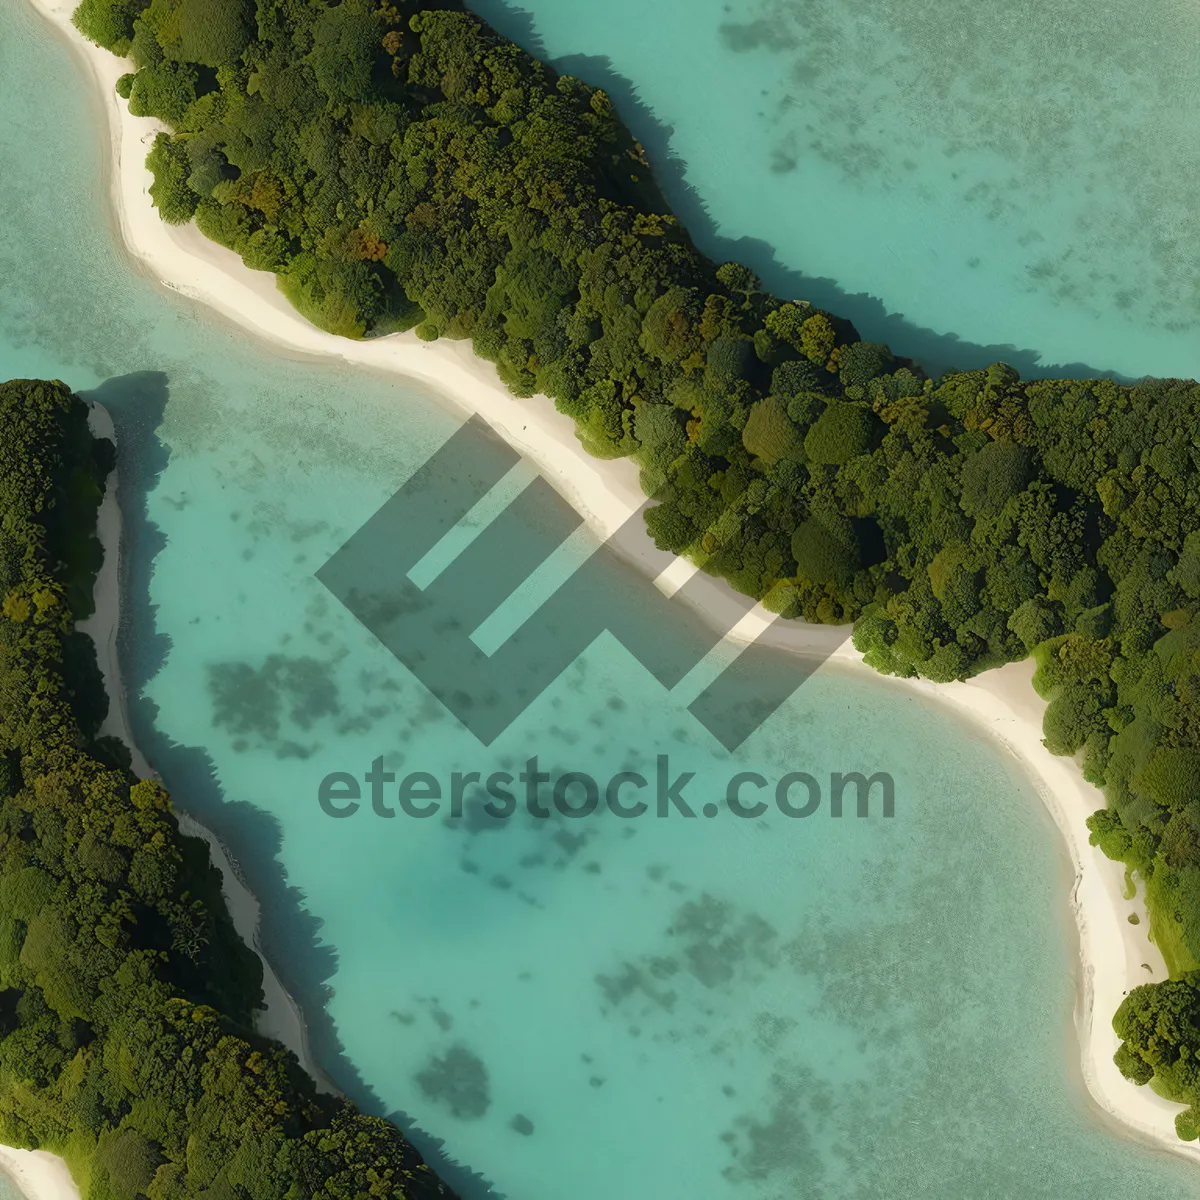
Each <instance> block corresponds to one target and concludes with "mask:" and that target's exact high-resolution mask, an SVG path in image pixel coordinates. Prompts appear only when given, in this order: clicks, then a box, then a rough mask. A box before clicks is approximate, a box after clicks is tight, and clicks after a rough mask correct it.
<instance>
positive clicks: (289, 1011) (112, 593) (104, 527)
mask: <svg viewBox="0 0 1200 1200" xmlns="http://www.w3.org/2000/svg"><path fill="white" fill-rule="evenodd" d="M88 424H89V425H90V427H91V429H92V433H93V434H94V435H95V436H96V437H106V438H108V439H109V440H110V441H112V442H114V443H115V442H116V434H115V431H114V429H113V421H112V417H111V416H110V415H109V413H108V411H107V410H106V409H105V408H103V407H102V406H101V405H99V404H92V406H91V410H90V412H89V414H88ZM119 488H120V472H119V470H114V471H113V473H112V474H111V475H110V476H109V478H108V484H107V487H106V489H105V492H104V501H103V503H102V504H101V506H100V513H99V516H98V520H97V534H98V536H99V538H100V542H101V545H103V547H104V563H103V565H102V567H101V568H100V573H99V575H97V577H96V584H95V588H94V589H93V598H94V600H95V604H96V611H95V612H94V613H93V614H92V616H91V617H89V618H88V619H87V620H86V621H81V622H79V625H78V628H79V629H80V630H81V631H82V632H84V633H86V634H87V635H88V636H89V637H90V638H91V639H92V641H93V642H95V644H96V658H97V662H98V664H99V667H100V674H101V675H102V677H103V679H104V687H105V691H106V692H107V693H108V698H109V710H108V716H107V717H106V718H105V720H104V723H103V725H101V727H100V732H101V734H111V735H113V736H115V737H118V738H120V739H121V741H123V742H124V743H125V745H127V746H128V747H129V750H130V753H131V755H132V758H133V771H134V774H135V775H137V776H138V778H139V779H149V778H152V777H153V778H158V773H157V772H156V771H155V770H154V768H153V767H152V766H151V765H150V764H149V763H148V762H147V761H146V759H145V757H144V756H143V754H142V752H141V750H139V749H138V746H137V743H136V742H135V741H134V738H133V731H132V729H131V727H130V724H129V713H128V708H127V705H126V699H125V685H124V682H123V680H122V678H121V669H120V662H119V660H118V657H117V635H118V633H119V632H120V623H121V509H120V499H119V496H120V493H119ZM175 813H176V816H177V818H178V819H179V827H180V830H181V831H182V832H183V833H185V834H187V835H189V836H191V837H199V838H203V839H204V841H206V842H207V843H208V847H209V852H210V853H211V855H212V860H213V864H214V865H215V866H216V868H217V869H218V870H219V871H220V872H221V885H222V891H223V893H224V895H225V901H226V903H227V904H228V906H229V915H230V918H231V920H232V921H233V925H234V928H235V929H236V930H237V932H238V934H239V936H240V937H241V938H242V940H243V941H244V942H245V943H246V945H247V946H249V947H250V949H251V950H253V951H254V953H255V954H257V955H258V957H259V959H260V961H261V962H262V965H263V992H264V994H265V997H266V1003H265V1005H264V1007H263V1008H262V1009H260V1010H259V1016H258V1019H257V1021H256V1028H257V1029H258V1031H259V1033H262V1034H265V1035H266V1036H268V1037H273V1038H275V1039H276V1040H277V1041H280V1042H282V1043H283V1044H284V1045H285V1046H286V1047H287V1048H288V1049H289V1050H291V1051H293V1052H294V1053H295V1055H296V1057H297V1058H298V1059H299V1060H300V1062H301V1064H302V1065H303V1067H304V1069H305V1070H306V1071H308V1073H309V1074H310V1075H312V1077H313V1078H314V1079H315V1080H316V1081H317V1084H318V1086H320V1087H322V1088H323V1089H324V1090H327V1091H336V1088H334V1086H333V1084H332V1083H331V1082H330V1081H329V1079H328V1077H327V1076H326V1075H325V1074H324V1073H323V1072H322V1071H321V1069H320V1067H319V1066H318V1065H317V1063H316V1061H315V1060H314V1059H313V1057H312V1054H311V1052H310V1050H309V1046H308V1033H307V1029H306V1027H305V1023H304V1017H303V1014H302V1013H301V1012H300V1009H299V1007H298V1005H297V1004H296V1002H295V1001H294V1000H293V999H292V997H291V996H290V995H289V993H288V992H287V990H286V989H285V988H284V986H283V984H282V983H281V982H280V980H279V977H278V976H277V975H276V974H275V972H274V969H273V968H272V967H271V965H270V963H269V962H268V961H267V959H266V956H265V955H264V954H263V950H262V944H261V942H260V940H259V935H258V931H259V915H260V909H259V904H258V900H257V899H256V898H255V897H254V895H253V894H252V893H251V892H250V890H249V889H248V888H247V887H246V885H245V882H244V881H243V880H242V878H241V875H240V873H239V872H238V870H237V868H236V866H235V865H234V863H233V862H232V860H231V859H230V857H229V853H228V851H227V850H226V848H225V846H224V844H223V843H222V842H221V840H220V839H219V838H218V837H217V836H216V834H214V833H213V832H212V831H211V830H210V829H208V828H206V827H205V826H204V825H201V824H200V822H199V821H197V820H195V819H194V818H193V817H190V816H189V815H188V814H187V813H186V812H183V811H181V810H180V809H178V808H176V809H175Z"/></svg>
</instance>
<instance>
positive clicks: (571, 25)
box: [470, 0, 1200, 378]
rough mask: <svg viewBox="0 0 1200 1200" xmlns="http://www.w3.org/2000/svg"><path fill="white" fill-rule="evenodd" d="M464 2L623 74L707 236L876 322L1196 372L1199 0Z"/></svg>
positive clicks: (951, 343) (1014, 356)
mask: <svg viewBox="0 0 1200 1200" xmlns="http://www.w3.org/2000/svg"><path fill="white" fill-rule="evenodd" d="M470 7H471V8H473V9H475V10H476V11H477V12H479V13H480V14H481V15H483V16H485V17H486V18H488V19H490V20H492V21H493V22H494V23H495V24H497V25H498V26H499V27H500V28H501V29H503V30H504V31H506V32H508V33H509V35H510V36H514V37H516V38H518V40H520V41H522V42H523V44H525V45H527V46H535V45H536V46H540V47H541V48H542V52H543V54H544V55H545V56H548V57H550V58H551V59H553V60H555V61H558V62H560V65H561V66H562V68H563V69H564V70H568V71H570V72H573V73H575V74H580V75H583V76H585V77H588V78H590V79H591V80H593V81H594V82H597V83H601V84H604V83H605V82H606V78H607V79H608V80H609V81H610V82H611V90H612V91H613V95H614V97H615V98H616V99H617V101H618V104H619V107H621V109H622V111H623V112H625V113H626V115H627V119H629V120H630V121H631V123H632V124H633V125H634V127H635V130H636V131H637V132H638V133H639V134H640V135H641V136H642V137H643V140H644V141H645V142H646V144H647V145H648V146H649V147H650V148H651V150H654V151H657V152H659V155H660V158H661V156H662V152H663V151H664V149H665V148H666V146H668V145H669V148H670V151H671V152H672V153H673V154H674V155H675V156H677V157H678V159H680V160H682V164H683V167H684V168H685V175H686V183H687V184H690V185H691V187H692V188H694V189H695V192H696V193H697V194H698V195H696V196H694V197H691V198H687V197H685V196H684V188H683V186H682V184H676V185H674V186H673V187H672V188H671V189H669V190H670V191H671V196H672V199H673V200H674V201H676V202H677V203H679V204H681V206H682V210H683V211H684V212H685V213H686V214H687V215H688V217H689V218H690V219H691V226H692V228H693V230H694V231H695V232H696V233H697V235H698V239H699V240H700V242H701V244H702V245H704V246H705V247H706V248H707V249H709V250H710V251H711V252H712V253H713V254H715V255H718V256H725V257H727V256H730V255H732V254H735V253H738V252H739V250H740V252H741V253H742V254H743V257H745V258H747V259H748V260H749V261H750V262H751V265H753V266H755V267H756V268H757V269H759V270H760V271H761V272H762V274H763V277H764V279H765V280H766V281H767V282H768V283H769V284H771V285H772V286H773V287H775V288H776V290H779V291H780V292H781V293H782V294H795V295H799V296H805V297H807V298H810V299H812V300H814V301H815V302H817V303H821V304H825V305H827V306H828V307H830V308H831V309H833V311H836V312H839V313H841V314H842V315H844V316H848V317H850V318H851V319H852V320H854V321H855V322H856V323H857V324H858V326H859V329H860V332H861V333H862V334H863V335H864V336H865V337H869V338H871V337H873V338H878V339H880V340H885V341H890V342H891V344H892V346H893V348H894V349H895V350H896V351H897V352H898V353H901V354H906V355H910V356H912V357H916V358H919V359H921V360H922V361H925V362H927V363H930V364H932V365H935V366H938V367H944V366H947V365H956V366H960V367H966V366H978V365H981V364H987V363H989V362H991V361H994V360H995V358H997V357H1000V356H1003V357H1005V358H1006V359H1007V360H1008V361H1010V362H1012V363H1013V364H1014V365H1016V366H1018V367H1020V368H1021V369H1022V370H1024V371H1026V372H1027V373H1030V374H1032V373H1035V372H1037V371H1038V367H1039V365H1040V373H1057V374H1062V373H1063V372H1062V370H1061V369H1059V370H1058V371H1054V370H1053V369H1052V368H1053V364H1076V365H1077V366H1081V367H1086V368H1090V369H1091V370H1092V371H1115V372H1118V373H1121V374H1124V375H1127V376H1132V377H1138V376H1141V375H1147V374H1154V375H1160V376H1184V377H1188V378H1192V377H1195V376H1196V375H1197V374H1200V348H1198V347H1200V341H1198V340H1197V337H1196V334H1197V328H1198V320H1200V215H1198V214H1197V209H1196V204H1195V202H1194V194H1193V193H1194V188H1193V180H1194V179H1195V178H1196V174H1197V170H1198V169H1200V115H1198V112H1197V99H1196V97H1197V95H1200V86H1198V85H1200V57H1197V55H1196V53H1195V47H1196V43H1197V36H1198V35H1200V9H1198V8H1197V7H1196V5H1195V4H1192V3H1188V2H1185V0H1150V2H1149V3H1147V4H1141V5H1130V4H1126V3H1122V2H1121V0H1087V2H1084V0H1052V2H1050V3H1046V2H1044V0H1005V2H1004V3H1003V4H978V3H973V2H972V0H927V2H924V3H920V4H896V3H894V2H893V0H858V2H856V3H854V4H844V3H839V2H837V0H655V2H654V3H646V0H610V2H609V3H606V4H603V5H598V4H590V3H587V2H586V0H471V3H470ZM616 77H619V78H616ZM631 89H632V91H631ZM633 93H636V101H634V100H633V98H632V95H633ZM638 102H640V104H639V103H638ZM672 131H673V132H672ZM697 200H698V201H699V205H702V206H703V208H704V209H706V210H707V213H708V215H709V217H710V221H709V222H704V221H703V220H700V219H699V218H700V217H701V214H700V213H699V212H697V211H696V210H697V209H698V207H699V205H698V204H697V203H696V201H697ZM740 238H751V239H756V240H758V242H759V243H760V244H758V245H745V246H742V247H740V248H739V247H737V246H735V245H732V244H731V243H732V242H733V241H735V240H736V239H740ZM762 243H765V245H763V244H762ZM772 251H773V252H774V258H775V260H776V261H775V262H774V263H772ZM799 273H803V274H804V275H805V276H808V277H812V278H811V279H809V280H805V279H804V278H802V277H800V275H799ZM960 339H961V341H960Z"/></svg>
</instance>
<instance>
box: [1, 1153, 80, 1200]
mask: <svg viewBox="0 0 1200 1200" xmlns="http://www.w3.org/2000/svg"><path fill="white" fill-rule="evenodd" d="M0 1172H3V1173H4V1174H6V1175H8V1177H9V1178H10V1179H11V1180H12V1181H13V1183H15V1184H16V1185H17V1187H18V1188H20V1189H21V1191H22V1192H23V1193H24V1194H25V1195H26V1196H28V1197H29V1200H80V1195H79V1189H78V1188H77V1187H76V1186H75V1180H74V1179H72V1178H71V1172H70V1171H69V1170H68V1169H67V1164H66V1163H65V1162H64V1161H63V1160H62V1159H61V1158H59V1157H58V1155H57V1154H49V1153H47V1152H46V1151H45V1150H14V1149H13V1148H12V1147H11V1146H0Z"/></svg>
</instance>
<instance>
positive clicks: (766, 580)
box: [76, 0, 1200, 1137]
mask: <svg viewBox="0 0 1200 1200" xmlns="http://www.w3.org/2000/svg"><path fill="white" fill-rule="evenodd" d="M76 21H77V24H78V25H79V27H80V29H81V30H83V32H84V33H85V34H87V35H88V36H89V37H91V38H92V39H93V40H95V41H96V42H98V43H99V44H101V45H103V46H106V47H108V48H109V49H110V50H112V51H114V52H115V53H117V54H120V55H128V56H129V58H130V70H129V73H128V74H126V75H125V76H124V77H123V78H122V80H121V83H120V86H119V91H120V93H121V95H122V96H124V97H126V98H127V100H128V102H129V106H130V109H131V111H132V112H134V113H136V114H141V115H147V116H152V117H156V118H158V119H159V120H160V121H161V122H162V123H163V125H164V132H163V133H162V134H160V136H159V137H158V139H157V141H156V143H155V145H154V148H153V151H152V152H151V154H150V159H149V164H150V167H151V168H152V170H153V173H154V180H155V182H154V187H153V191H152V194H153V198H154V202H155V203H156V205H157V206H158V209H159V211H160V213H161V215H162V217H163V219H164V220H166V221H169V222H177V223H178V222H188V221H192V220H194V221H195V222H196V223H197V225H198V226H199V228H200V229H201V230H202V231H203V232H204V233H205V234H207V235H208V236H209V237H210V238H212V239H213V240H215V241H217V242H219V243H221V244H222V245H224V246H227V247H230V248H232V249H233V250H236V251H237V252H238V253H239V254H240V255H241V256H242V258H243V260H244V261H245V262H246V264H247V265H248V266H250V267H252V268H255V269H257V270H264V271H271V272H274V273H275V274H276V275H277V276H278V282H279V287H280V288H281V290H282V291H283V292H284V294H285V295H286V296H287V297H288V298H289V299H290V300H291V301H292V302H293V303H294V304H295V306H296V307H297V308H298V309H299V310H300V311H301V312H302V313H304V314H305V315H306V316H307V317H309V318H310V319H311V320H312V321H313V322H315V323H316V324H318V325H320V326H321V327H323V328H325V329H328V330H332V331H334V332H336V333H339V334H343V335H345V336H347V337H356V338H362V337H377V336H381V335H384V334H389V333H393V332H397V331H401V330H407V329H415V332H416V335H417V336H418V337H421V338H424V339H427V340H434V339H437V338H455V339H470V340H471V342H472V344H473V345H474V348H475V350H476V352H477V353H478V354H480V355H482V356H483V357H485V358H487V359H489V360H490V361H492V362H494V363H495V364H496V367H497V369H498V371H499V373H500V376H501V378H502V379H503V380H504V381H505V382H506V383H507V384H508V386H509V387H511V388H512V389H513V391H514V392H516V393H518V394H520V395H533V394H543V395H545V396H547V397H550V398H551V399H552V400H553V402H554V404H555V405H556V406H557V408H558V409H559V410H560V411H561V412H563V413H565V414H567V415H569V416H570V417H571V418H572V419H573V420H574V421H575V422H576V425H577V428H578V432H579V436H580V438H581V439H582V441H583V443H584V445H585V446H586V447H587V448H588V449H589V450H590V451H591V452H592V453H594V454H596V455H598V456H601V457H617V456H625V457H631V458H633V459H634V460H635V461H636V462H637V463H638V464H639V466H640V469H641V473H642V480H643V483H644V486H645V489H646V491H647V493H648V494H650V495H653V496H654V497H655V498H656V500H657V503H656V505H655V506H654V507H653V508H652V509H651V510H650V512H649V516H648V525H649V530H650V533H651V534H652V536H653V537H654V539H655V540H656V542H658V544H659V545H660V546H663V547H665V548H668V549H670V550H673V551H676V552H679V553H685V554H689V555H691V556H693V557H694V558H696V559H698V560H699V561H701V562H702V563H703V565H704V566H705V567H706V569H708V570H709V571H711V572H713V573H714V574H717V575H719V576H721V577H723V578H725V579H727V580H728V581H729V582H730V583H731V584H732V585H733V586H734V587H736V588H738V589H741V590H742V591H744V592H747V593H749V594H751V595H754V596H756V597H761V598H763V599H764V600H765V602H766V603H767V605H768V606H769V607H771V608H772V609H774V610H775V611H778V612H780V613H782V614H784V615H785V616H789V617H803V618H805V619H807V620H815V621H823V622H851V621H852V622H854V638H855V644H856V645H857V646H858V648H859V649H860V650H861V651H862V652H863V654H864V655H865V658H866V660H867V661H868V662H869V663H870V664H871V665H872V666H874V667H876V668H877V669H878V670H880V671H883V672H888V673H892V674H897V675H905V676H911V675H919V676H922V677H924V678H927V679H931V680H938V681H947V680H954V679H962V678H966V677H968V676H970V675H972V674H974V673H976V672H979V671H982V670H985V669H987V668H989V667H993V666H996V665H998V664H1002V663H1006V662H1011V661H1014V660H1018V659H1023V658H1025V657H1027V656H1029V655H1033V656H1034V658H1035V659H1036V662H1037V674H1036V677H1035V685H1036V687H1037V688H1038V691H1039V692H1040V694H1041V695H1042V696H1043V697H1044V698H1045V699H1046V700H1047V701H1048V702H1049V707H1048V709H1047V712H1046V718H1045V734H1046V742H1047V744H1048V745H1049V747H1050V748H1051V749H1052V750H1054V751H1055V752H1056V753H1059V754H1064V755H1075V756H1078V757H1079V758H1080V761H1081V762H1082V765H1083V770H1084V772H1085V774H1086V776H1087V778H1088V779H1089V780H1091V781H1093V782H1094V783H1095V784H1096V785H1097V786H1099V787H1101V788H1103V789H1104V793H1105V795H1106V797H1107V802H1108V803H1107V807H1105V808H1103V809H1101V811H1099V812H1098V813H1097V814H1096V815H1095V816H1094V817H1093V818H1092V822H1091V825H1092V830H1093V836H1094V840H1095V842H1096V843H1097V844H1098V845H1099V846H1100V847H1101V848H1102V849H1103V850H1104V852H1105V853H1106V854H1108V855H1109V856H1111V857H1113V858H1115V859H1118V860H1119V861H1121V862H1123V863H1125V864H1126V865H1127V867H1128V869H1129V870H1130V871H1131V872H1135V873H1136V874H1137V875H1138V876H1139V877H1140V878H1141V879H1142V880H1143V881H1144V883H1145V886H1146V889H1147V899H1148V903H1149V908H1150V913H1151V925H1152V932H1153V936H1154V938H1155V941H1156V942H1157V944H1158V945H1159V946H1160V947H1161V948H1162V950H1163V952H1164V955H1165V956H1166V959H1167V962H1168V965H1169V967H1170V970H1171V974H1172V977H1173V978H1172V981H1171V982H1169V983H1162V984H1151V985H1147V986H1146V987H1144V988H1139V989H1137V990H1136V991H1135V992H1134V993H1133V994H1132V995H1131V996H1130V998H1129V999H1128V1000H1127V1001H1126V1003H1125V1004H1124V1005H1123V1006H1122V1009H1121V1012H1120V1013H1119V1014H1118V1015H1117V1020H1116V1024H1117V1028H1118V1031H1119V1032H1120V1033H1121V1036H1122V1039H1123V1043H1122V1049H1121V1053H1120V1054H1119V1055H1118V1061H1119V1063H1120V1065H1121V1068H1122V1070H1123V1071H1125V1073H1126V1074H1127V1075H1128V1076H1129V1077H1130V1078H1131V1079H1133V1080H1134V1081H1135V1082H1138V1083H1144V1082H1146V1081H1148V1080H1151V1079H1152V1080H1153V1081H1154V1086H1155V1087H1156V1088H1159V1089H1160V1090H1162V1091H1163V1092H1164V1094H1168V1095H1171V1096H1173V1097H1174V1098H1177V1099H1180V1100H1182V1101H1184V1102H1186V1103H1188V1104H1197V1103H1200V1066H1197V1065H1196V1064H1200V1057H1198V1056H1197V1055H1198V1052H1200V1045H1197V1041H1198V1040H1200V1032H1197V1031H1200V976H1198V975H1196V974H1194V972H1196V971H1197V969H1198V968H1200V616H1198V615H1197V610H1198V608H1200V530H1198V529H1197V528H1196V525H1197V522H1196V515H1197V513H1198V512H1200V388H1198V387H1197V385H1196V384H1195V383H1193V382H1190V381H1179V380H1150V379H1147V380H1143V381H1142V382H1140V383H1137V384H1133V385H1124V384H1120V383H1117V382H1113V381H1111V380H1104V379H1100V380H1048V381H1037V382H1027V381H1023V380H1021V379H1020V378H1019V376H1018V374H1017V372H1016V371H1015V370H1013V369H1012V368H1011V367H1009V366H1006V365H1005V364H1003V363H996V364H995V365H993V366H992V367H990V368H989V369H987V370H976V371H955V372H950V373H947V374H945V375H943V376H942V377H941V378H939V379H931V378H928V377H927V376H926V375H925V374H924V372H922V370H921V369H920V368H919V367H918V366H917V365H916V364H914V363H912V362H909V361H907V360H904V359H900V358H897V357H895V356H894V355H893V354H892V352H891V350H890V349H889V348H888V347H887V346H885V345H880V344H876V343H872V342H866V341H862V340H861V339H860V338H859V337H858V335H857V333H856V331H855V330H854V329H853V327H852V326H851V325H849V324H848V323H847V322H846V321H844V320H840V319H838V318H837V317H836V316H835V315H833V314H830V313H826V312H823V311H819V310H818V309H816V308H813V307H812V306H810V305H809V304H807V303H805V302H803V301H802V300H789V299H779V298H777V297H775V296H772V295H770V294H768V293H766V292H765V291H764V290H763V289H762V287H761V285H760V283H759V281H758V279H757V278H756V277H755V276H754V274H753V273H752V272H751V271H750V270H748V269H747V268H746V267H744V266H741V265H739V264H737V263H723V264H716V263H713V262H710V261H709V260H707V259H706V258H705V257H704V255H702V254H701V253H700V252H699V251H698V250H697V248H696V247H695V246H694V245H693V244H692V242H691V241H690V239H689V238H688V235H687V233H686V231H685V230H684V229H682V228H681V226H680V224H679V222H678V221H677V220H676V218H675V217H674V216H673V215H672V214H671V212H670V210H669V207H668V205H667V204H666V202H665V200H664V199H663V196H662V195H661V194H660V192H659V190H658V188H657V187H656V185H655V181H654V177H653V174H652V172H651V169H650V165H649V164H648V163H647V161H646V156H645V154H644V152H643V149H642V147H641V146H640V145H639V143H638V142H637V141H636V140H635V139H634V138H633V137H632V135H631V134H630V133H629V131H628V130H627V129H626V127H625V126H624V125H623V124H622V122H621V120H620V118H619V117H618V115H617V114H616V112H615V111H614V109H613V105H612V103H611V102H610V100H609V98H608V96H607V95H606V94H605V93H604V92H603V91H601V90H598V89H597V88H595V87H592V86H590V85H589V84H587V83H586V82H585V81H583V80H580V79H575V78H572V77H570V76H567V75H558V74H556V73H555V72H554V71H553V70H551V69H550V68H549V67H547V66H546V65H544V64H542V63H540V62H538V61H536V60H535V59H533V58H532V57H530V56H529V55H528V54H526V53H524V52H523V51H522V50H520V49H519V48H518V47H517V46H515V45H513V44H512V43H511V42H509V41H507V40H505V39H504V38H502V37H500V36H498V35H497V34H496V33H494V32H493V31H492V30H490V29H489V28H488V27H487V26H486V25H485V24H483V23H482V22H480V21H479V20H478V19H477V18H475V17H474V16H472V15H471V14H469V13H467V12H465V11H463V10H462V9H461V7H460V6H459V5H458V4H456V3H453V2H451V0H445V2H442V3H417V2H414V0H341V2H340V3H332V2H330V0H257V3H254V2H253V0H84V2H83V3H82V4H81V6H80V8H79V10H78V12H77V14H76ZM802 219H805V220H819V219H820V216H819V214H812V213H806V214H804V215H803V218H802ZM1197 1113H1200V1108H1197V1109H1189V1112H1188V1113H1187V1114H1185V1116H1184V1117H1183V1118H1181V1120H1180V1122H1179V1131H1180V1133H1181V1135H1182V1136H1185V1137H1194V1136H1196V1132H1197V1126H1198V1125H1200V1116H1197Z"/></svg>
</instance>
